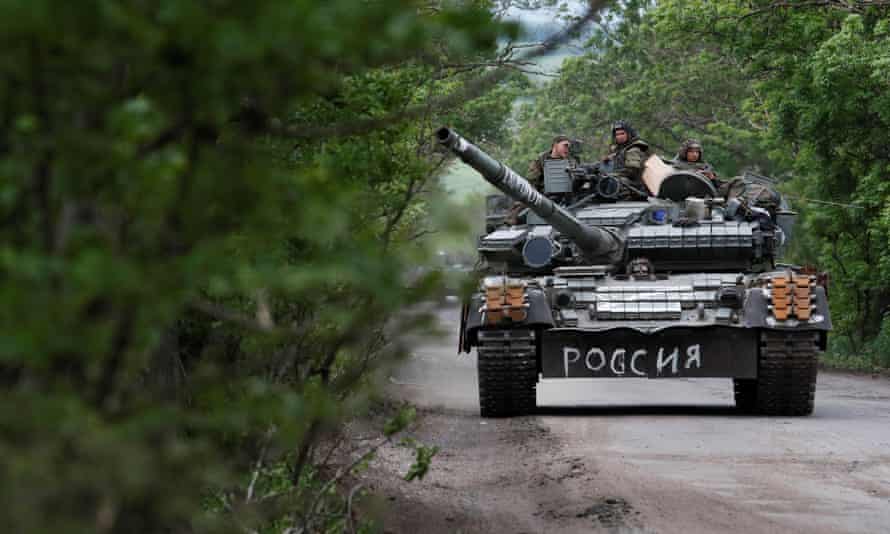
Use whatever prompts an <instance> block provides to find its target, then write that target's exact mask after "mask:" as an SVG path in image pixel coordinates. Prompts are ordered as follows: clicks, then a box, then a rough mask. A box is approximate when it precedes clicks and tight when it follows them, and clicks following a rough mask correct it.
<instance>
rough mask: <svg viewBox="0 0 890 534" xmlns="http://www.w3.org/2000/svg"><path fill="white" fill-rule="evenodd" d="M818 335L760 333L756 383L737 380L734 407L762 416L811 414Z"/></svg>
mask: <svg viewBox="0 0 890 534" xmlns="http://www.w3.org/2000/svg"><path fill="white" fill-rule="evenodd" d="M817 341H818V334H817V333H815V332H780V331H775V330H771V331H767V332H763V333H762V334H761V337H760V358H759V361H758V365H757V379H756V380H736V381H735V397H736V405H737V406H738V407H739V408H740V409H741V410H746V409H748V410H750V409H751V408H753V409H754V411H756V412H757V413H760V414H763V415H810V414H811V413H813V405H814V404H813V403H814V400H815V395H816V373H817V369H818V367H817V366H818V361H817V354H818V349H817Z"/></svg>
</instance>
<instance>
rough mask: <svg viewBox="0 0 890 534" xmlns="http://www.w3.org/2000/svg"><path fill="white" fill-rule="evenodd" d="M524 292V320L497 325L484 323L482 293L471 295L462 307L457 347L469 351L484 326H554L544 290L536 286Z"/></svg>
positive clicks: (476, 342) (476, 341) (475, 343)
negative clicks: (525, 312)
mask: <svg viewBox="0 0 890 534" xmlns="http://www.w3.org/2000/svg"><path fill="white" fill-rule="evenodd" d="M526 294H527V296H528V309H527V315H526V318H525V320H524V321H522V322H521V323H516V322H509V323H498V325H489V324H486V322H485V316H484V313H483V312H482V311H481V310H482V305H483V295H482V294H480V293H477V294H475V295H473V297H472V298H471V299H470V302H469V306H465V307H464V317H462V318H461V323H462V324H463V325H464V330H463V335H462V336H461V338H462V339H461V346H460V347H459V349H460V350H461V351H463V352H470V349H471V348H473V347H474V346H476V345H477V344H478V342H479V341H478V336H477V332H478V331H479V329H480V328H482V327H485V326H499V327H501V328H503V327H504V326H505V325H510V326H511V327H512V326H517V325H522V326H525V327H532V328H552V327H553V326H555V323H554V321H553V312H552V311H551V310H550V302H549V300H548V299H547V295H545V294H544V291H543V290H541V289H537V288H529V289H528V291H527V292H526Z"/></svg>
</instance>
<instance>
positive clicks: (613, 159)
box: [603, 120, 649, 192]
mask: <svg viewBox="0 0 890 534" xmlns="http://www.w3.org/2000/svg"><path fill="white" fill-rule="evenodd" d="M648 157H649V145H648V144H647V143H646V142H645V141H643V140H642V139H640V138H639V137H638V136H637V132H636V130H634V129H633V127H632V126H631V125H630V123H629V122H627V121H625V120H619V121H616V122H615V123H614V124H613V125H612V147H611V152H610V153H609V154H608V155H607V156H605V157H604V158H603V163H605V164H606V167H607V168H610V172H611V173H613V174H617V175H619V176H621V177H623V178H624V179H625V180H626V181H627V183H628V185H630V186H631V187H632V188H633V189H635V190H638V191H640V192H644V191H645V186H644V185H643V182H642V176H643V170H644V166H645V163H646V159H647V158H648Z"/></svg>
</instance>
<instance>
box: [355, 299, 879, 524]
mask: <svg viewBox="0 0 890 534" xmlns="http://www.w3.org/2000/svg"><path fill="white" fill-rule="evenodd" d="M440 320H441V322H442V325H443V328H445V329H448V330H450V332H456V330H457V328H456V326H455V324H454V323H455V321H456V320H457V311H456V310H449V311H447V312H445V313H443V314H442V315H441V317H440ZM456 344H457V342H456V339H455V338H454V337H453V336H451V335H448V336H445V337H443V338H442V339H439V340H429V341H425V342H423V343H422V344H420V345H419V346H418V347H417V348H416V350H415V352H414V355H413V357H412V358H411V359H410V360H409V361H408V362H407V363H406V364H405V365H404V366H403V367H402V368H401V369H400V370H399V371H398V372H397V373H394V375H393V377H392V378H391V379H390V381H391V383H392V384H391V389H392V391H393V394H394V395H396V396H398V397H402V398H405V399H409V400H411V401H413V402H414V403H416V404H417V405H418V406H419V407H420V408H421V420H420V424H419V427H418V429H417V430H416V432H414V434H415V436H416V437H417V438H419V439H421V440H423V441H425V442H426V443H428V444H432V445H438V446H439V447H440V448H441V452H440V453H439V454H438V455H437V456H436V458H435V459H434V463H433V468H432V471H431V472H430V474H429V475H428V476H427V477H426V478H425V479H424V480H423V481H421V482H419V483H414V484H405V483H401V482H399V480H398V477H399V475H400V474H402V473H404V472H405V471H406V470H407V467H408V465H409V464H410V461H411V458H410V455H409V453H408V451H406V450H405V449H403V448H399V447H390V448H387V449H385V450H384V451H382V453H381V455H380V457H379V460H378V462H377V463H376V464H375V467H374V468H373V469H372V470H371V472H370V473H369V475H368V476H369V477H371V478H373V480H372V482H371V483H372V486H373V487H375V488H376V489H377V490H378V491H379V492H381V493H382V494H383V495H386V496H387V497H388V499H389V501H390V502H389V508H390V511H389V512H387V515H386V517H385V518H384V523H385V527H386V530H387V531H388V532H394V533H401V532H423V533H435V532H528V533H532V532H535V533H537V532H548V533H549V532H664V533H670V532H684V533H687V532H703V533H713V532H721V533H733V532H757V533H760V532H808V533H814V532H869V533H871V532H890V381H887V380H886V379H875V378H869V377H854V376H847V375H840V374H832V373H824V372H823V373H821V374H820V376H819V383H818V387H817V395H816V411H815V414H814V415H813V416H811V417H805V418H765V417H750V416H740V415H737V414H736V413H735V412H734V410H733V407H732V393H731V389H732V385H731V382H730V381H728V380H701V379H700V380H672V381H653V380H645V379H644V380H635V379H618V380H596V381H591V380H578V381H571V382H566V381H550V382H544V383H542V384H540V385H539V387H538V405H539V406H545V407H546V408H543V409H542V411H541V413H540V414H538V415H535V416H531V417H520V418H514V419H501V420H496V419H488V420H485V419H481V418H480V417H479V416H478V408H477V404H476V402H477V399H476V371H475V359H474V355H463V356H457V355H456V354H455V349H454V348H455V347H456Z"/></svg>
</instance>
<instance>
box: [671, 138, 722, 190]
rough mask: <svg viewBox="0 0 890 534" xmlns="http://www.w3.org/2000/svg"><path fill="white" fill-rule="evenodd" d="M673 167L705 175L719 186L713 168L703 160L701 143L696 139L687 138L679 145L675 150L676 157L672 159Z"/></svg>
mask: <svg viewBox="0 0 890 534" xmlns="http://www.w3.org/2000/svg"><path fill="white" fill-rule="evenodd" d="M673 165H674V167H676V168H678V169H683V170H692V171H695V172H697V173H699V174H701V175H704V176H707V177H708V178H709V179H710V180H711V181H712V182H714V185H715V186H717V187H719V183H718V181H717V173H716V172H714V168H713V167H711V165H710V164H709V163H707V162H706V161H705V157H704V152H703V151H702V147H701V143H699V142H698V140H697V139H687V140H685V141H683V144H682V145H680V150H679V151H677V157H676V158H674V161H673Z"/></svg>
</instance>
